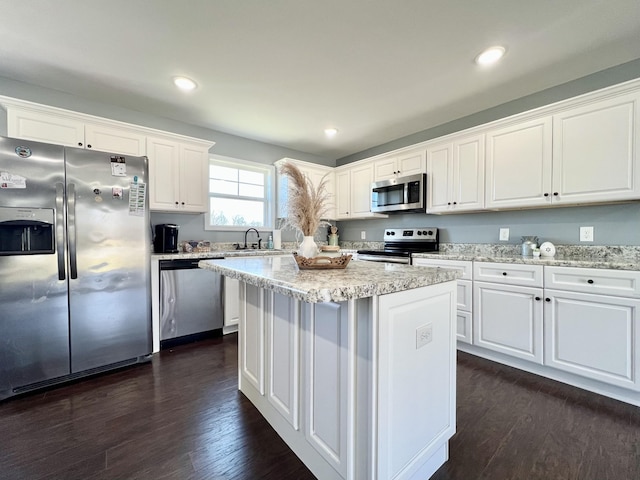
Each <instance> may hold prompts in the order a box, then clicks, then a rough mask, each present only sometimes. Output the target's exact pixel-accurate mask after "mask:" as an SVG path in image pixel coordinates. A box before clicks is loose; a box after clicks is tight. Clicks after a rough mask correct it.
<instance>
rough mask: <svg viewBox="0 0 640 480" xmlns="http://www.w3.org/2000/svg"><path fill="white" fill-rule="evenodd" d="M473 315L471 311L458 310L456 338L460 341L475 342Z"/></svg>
mask: <svg viewBox="0 0 640 480" xmlns="http://www.w3.org/2000/svg"><path fill="white" fill-rule="evenodd" d="M472 318H473V315H472V314H471V312H465V311H463V310H458V311H457V312H456V339H457V340H458V342H463V343H469V344H472V343H473V320H472Z"/></svg>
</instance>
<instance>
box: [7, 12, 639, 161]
mask: <svg viewBox="0 0 640 480" xmlns="http://www.w3.org/2000/svg"><path fill="white" fill-rule="evenodd" d="M0 18H2V19H3V26H2V28H1V29H0V76H4V77H7V78H10V79H14V80H19V81H23V82H27V83H31V84H35V85H40V86H44V87H48V88H53V89H56V90H60V91H64V92H68V93H71V94H75V95H79V96H82V97H85V98H89V99H92V100H96V101H100V102H106V103H110V104H114V105H119V106H122V107H127V108H130V109H133V110H138V111H141V112H146V113H150V114H155V115H161V116H164V117H168V118H172V119H175V120H179V121H183V122H186V123H189V124H193V125H199V126H203V127H207V128H211V129H214V130H219V131H222V132H227V133H231V134H235V135H240V136H243V137H247V138H252V139H256V140H261V141H264V142H268V143H272V144H275V145H281V146H285V147H289V148H293V149H296V150H299V151H303V152H308V153H313V154H317V155H321V156H324V157H328V158H340V157H343V156H345V155H348V154H351V153H355V152H358V151H361V150H364V149H367V148H369V147H373V146H376V145H379V144H382V143H385V142H388V141H391V140H394V139H397V138H400V137H403V136H405V135H409V134H411V133H415V132H418V131H421V130H425V129H427V128H430V127H432V126H436V125H440V124H442V123H445V122H447V121H450V120H453V119H456V118H460V117H463V116H465V115H469V114H471V113H474V112H477V111H481V110H484V109H486V108H489V107H492V106H495V105H499V104H501V103H504V102H507V101H509V100H513V99H515V98H519V97H522V96H524V95H527V94H530V93H533V92H537V91H540V90H543V89H545V88H548V87H551V86H554V85H558V84H561V83H564V82H567V81H570V80H573V79H576V78H579V77H582V76H585V75H588V74H590V73H593V72H596V71H599V70H602V69H605V68H608V67H611V66H614V65H618V64H621V63H624V62H627V61H630V60H633V59H635V58H638V57H640V1H638V0H560V1H558V0H535V1H532V0H489V1H478V0H476V1H474V0H188V1H176V0H83V1H81V0H75V1H74V0H63V1H52V0H0ZM494 44H500V45H504V46H505V47H506V48H507V54H506V56H505V58H504V59H503V61H502V62H501V63H500V64H499V65H497V66H494V67H492V68H480V67H478V66H476V65H475V64H474V63H473V59H474V57H475V56H476V55H477V54H478V53H479V52H480V51H481V50H482V49H483V48H485V47H487V46H490V45H494ZM175 75H187V76H189V77H191V78H193V79H195V80H196V81H197V82H198V84H199V88H198V89H197V90H195V91H194V92H192V93H191V94H184V93H181V92H179V91H177V90H176V89H175V87H174V86H173V85H172V83H171V78H172V77H173V76H175ZM1 93H2V92H0V94H1ZM328 126H335V127H336V128H338V129H339V130H340V132H339V134H338V136H336V137H335V138H333V139H331V140H328V139H326V138H325V137H324V134H323V129H324V128H326V127H328Z"/></svg>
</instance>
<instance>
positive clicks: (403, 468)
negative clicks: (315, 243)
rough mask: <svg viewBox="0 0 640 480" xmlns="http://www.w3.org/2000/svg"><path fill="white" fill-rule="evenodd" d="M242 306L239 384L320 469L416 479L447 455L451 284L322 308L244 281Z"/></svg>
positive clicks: (327, 474) (369, 479) (319, 472)
mask: <svg viewBox="0 0 640 480" xmlns="http://www.w3.org/2000/svg"><path fill="white" fill-rule="evenodd" d="M240 301H241V306H240V324H239V347H240V348H239V361H240V364H239V384H240V390H241V391H242V392H243V393H244V395H246V396H247V398H248V399H249V400H250V401H251V402H252V403H253V404H254V405H255V406H256V408H257V409H258V410H259V411H260V413H261V414H262V415H263V416H264V417H265V418H266V419H267V420H268V422H269V423H270V424H271V425H272V426H273V428H274V429H275V430H276V431H277V432H278V434H279V435H280V436H281V437H282V438H283V439H284V440H285V442H286V443H287V444H288V445H289V447H290V448H291V449H292V450H293V451H294V452H295V453H296V455H297V456H298V457H299V458H300V459H301V460H302V461H303V462H304V463H305V465H307V466H308V467H309V469H310V470H311V471H312V472H313V473H314V475H316V476H317V477H318V478H321V479H323V480H324V479H330V480H331V479H363V480H364V479H366V480H382V479H391V478H394V479H407V480H410V479H411V480H413V479H416V480H417V479H425V478H428V477H430V476H431V475H432V474H433V473H434V472H435V471H436V470H437V469H438V468H439V467H440V466H441V465H442V464H443V463H444V462H445V461H446V460H447V458H448V441H449V438H450V437H451V436H452V435H453V433H454V432H455V351H456V350H455V306H456V283H455V282H454V281H450V282H445V283H441V284H437V285H432V286H429V287H422V288H417V289H413V290H409V291H405V292H397V293H394V294H389V295H381V296H373V297H368V298H361V299H357V300H348V301H344V302H324V303H306V302H301V301H299V300H296V299H293V298H292V297H288V296H285V295H281V294H279V293H275V292H273V291H271V290H267V289H262V288H259V287H256V286H252V285H248V284H246V283H244V282H241V283H240ZM425 327H427V328H428V331H429V332H430V333H429V335H430V338H431V339H430V341H429V342H427V343H426V344H425V345H421V346H419V345H418V343H417V342H418V340H419V338H418V335H419V333H418V332H422V331H423V330H422V329H423V328H425ZM260 342H262V344H261V345H258V343H260ZM260 363H262V366H261V365H260ZM261 385H262V386H266V387H263V388H260V387H261Z"/></svg>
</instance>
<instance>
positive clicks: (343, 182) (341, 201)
mask: <svg viewBox="0 0 640 480" xmlns="http://www.w3.org/2000/svg"><path fill="white" fill-rule="evenodd" d="M350 215H351V172H350V171H349V170H342V171H340V172H336V217H337V218H349V217H350Z"/></svg>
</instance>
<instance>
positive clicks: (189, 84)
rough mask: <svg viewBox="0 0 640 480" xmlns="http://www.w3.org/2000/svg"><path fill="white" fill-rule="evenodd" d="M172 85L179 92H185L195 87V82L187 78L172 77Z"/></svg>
mask: <svg viewBox="0 0 640 480" xmlns="http://www.w3.org/2000/svg"><path fill="white" fill-rule="evenodd" d="M173 83H174V84H175V86H176V87H178V88H179V89H180V90H184V91H185V92H188V91H190V90H193V89H195V88H196V87H197V84H196V82H194V81H193V80H191V79H190V78H187V77H174V78H173Z"/></svg>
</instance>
